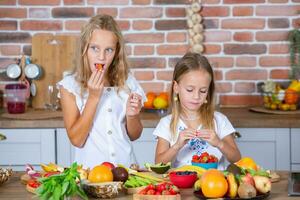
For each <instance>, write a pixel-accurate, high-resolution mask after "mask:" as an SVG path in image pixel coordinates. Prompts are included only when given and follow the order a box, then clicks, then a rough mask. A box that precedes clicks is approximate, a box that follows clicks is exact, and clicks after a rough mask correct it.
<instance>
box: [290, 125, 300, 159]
mask: <svg viewBox="0 0 300 200" xmlns="http://www.w3.org/2000/svg"><path fill="white" fill-rule="evenodd" d="M299 144H300V128H292V130H291V154H292V156H291V158H292V163H297V164H300V145H299Z"/></svg>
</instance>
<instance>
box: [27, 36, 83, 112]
mask: <svg viewBox="0 0 300 200" xmlns="http://www.w3.org/2000/svg"><path fill="white" fill-rule="evenodd" d="M78 41H79V37H78V36H76V35H52V34H36V35H34V36H33V38H32V62H33V63H35V64H38V65H39V66H41V68H42V69H43V75H42V77H41V78H40V79H38V80H33V81H32V82H33V84H35V85H36V96H34V97H33V100H32V107H33V108H45V103H49V101H50V97H49V95H48V88H49V85H50V86H51V85H52V86H53V88H54V93H53V94H52V98H53V97H54V98H56V96H57V90H56V83H57V82H58V81H60V80H61V79H62V78H63V72H64V71H70V70H72V69H73V67H74V66H75V65H76V63H77V59H76V57H77V56H76V51H77V50H78V48H79V46H78Z"/></svg>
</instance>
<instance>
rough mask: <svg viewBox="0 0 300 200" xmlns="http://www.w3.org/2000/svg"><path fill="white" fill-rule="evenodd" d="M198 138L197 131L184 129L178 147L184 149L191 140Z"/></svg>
mask: <svg viewBox="0 0 300 200" xmlns="http://www.w3.org/2000/svg"><path fill="white" fill-rule="evenodd" d="M195 137H196V131H195V130H194V129H190V128H187V129H184V130H183V131H181V132H179V135H178V138H177V142H176V145H177V146H178V147H180V148H182V147H183V146H184V145H185V144H186V143H187V142H188V141H189V140H190V139H193V138H195Z"/></svg>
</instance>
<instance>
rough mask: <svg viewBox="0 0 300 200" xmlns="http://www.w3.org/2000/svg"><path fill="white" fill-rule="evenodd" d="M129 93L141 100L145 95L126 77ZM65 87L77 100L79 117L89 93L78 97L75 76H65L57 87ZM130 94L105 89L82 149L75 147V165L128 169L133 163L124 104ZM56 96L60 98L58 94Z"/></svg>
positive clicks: (139, 87)
mask: <svg viewBox="0 0 300 200" xmlns="http://www.w3.org/2000/svg"><path fill="white" fill-rule="evenodd" d="M126 85H127V86H128V88H129V90H130V91H131V92H134V93H138V94H139V95H141V96H142V102H144V101H145V100H146V96H145V93H144V91H143V89H142V88H141V86H140V85H139V84H138V82H137V81H136V79H135V78H134V77H133V76H132V75H130V74H129V76H128V79H127V80H126ZM61 86H62V87H64V88H65V89H66V90H68V91H69V92H70V93H72V94H73V95H75V97H76V105H77V107H78V110H79V111H80V113H82V112H83V110H84V107H85V104H86V101H87V97H88V92H85V93H84V94H83V98H81V96H80V85H79V83H78V82H77V81H76V80H75V76H74V75H67V76H65V77H64V78H63V80H61V81H60V82H58V83H57V87H58V88H59V87H61ZM129 90H128V91H126V90H125V89H122V90H119V92H117V88H116V87H105V88H104V90H103V93H102V97H101V99H100V102H99V104H98V107H97V111H96V115H95V117H94V121H93V125H92V127H91V130H90V133H89V135H88V137H87V140H86V142H85V144H84V146H83V147H82V148H77V147H75V161H76V162H77V163H78V164H83V165H84V167H90V168H92V167H94V166H96V165H99V164H101V163H102V162H104V161H108V162H112V163H114V164H123V165H125V166H127V167H129V166H130V164H132V163H136V159H135V155H134V152H133V148H132V145H131V141H130V139H129V136H128V135H127V131H126V118H125V115H126V102H127V99H128V97H129ZM58 96H60V95H59V94H58Z"/></svg>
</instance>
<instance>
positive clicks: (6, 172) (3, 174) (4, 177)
mask: <svg viewBox="0 0 300 200" xmlns="http://www.w3.org/2000/svg"><path fill="white" fill-rule="evenodd" d="M12 174H13V172H12V169H5V168H0V185H2V184H3V183H5V182H6V181H8V179H9V177H10V176H11V175H12Z"/></svg>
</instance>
